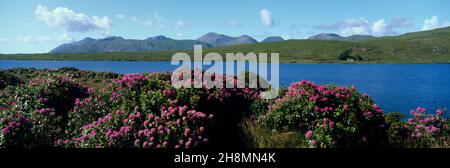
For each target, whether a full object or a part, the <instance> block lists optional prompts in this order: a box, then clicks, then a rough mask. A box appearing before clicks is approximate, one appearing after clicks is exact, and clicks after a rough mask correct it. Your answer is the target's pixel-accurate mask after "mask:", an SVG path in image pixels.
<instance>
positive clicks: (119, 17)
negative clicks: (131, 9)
mask: <svg viewBox="0 0 450 168" xmlns="http://www.w3.org/2000/svg"><path fill="white" fill-rule="evenodd" d="M116 18H117V19H126V18H127V16H125V15H123V14H117V15H116Z"/></svg>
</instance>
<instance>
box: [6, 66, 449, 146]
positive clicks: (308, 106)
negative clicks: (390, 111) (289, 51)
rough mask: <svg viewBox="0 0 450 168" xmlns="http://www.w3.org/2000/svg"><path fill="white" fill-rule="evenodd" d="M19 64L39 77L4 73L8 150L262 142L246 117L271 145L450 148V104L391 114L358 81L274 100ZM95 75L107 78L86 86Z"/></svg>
mask: <svg viewBox="0 0 450 168" xmlns="http://www.w3.org/2000/svg"><path fill="white" fill-rule="evenodd" d="M20 71H24V72H27V73H28V72H30V71H32V73H33V75H32V76H33V77H32V78H30V79H28V80H22V78H20V77H17V76H15V75H13V74H10V73H7V72H6V71H1V73H0V75H1V76H0V131H1V132H0V147H2V148H30V147H67V148H109V147H112V148H195V147H219V148H226V147H248V146H256V147H258V146H257V145H248V142H245V140H244V139H245V137H249V136H248V135H249V134H252V133H251V132H248V131H245V130H244V128H243V126H242V125H246V124H243V123H244V122H247V121H251V122H250V124H252V125H251V127H252V128H257V129H254V130H258V131H259V132H258V133H261V134H265V135H263V136H255V135H252V136H251V137H263V138H265V140H264V142H268V141H276V140H277V139H280V138H281V139H283V138H282V137H283V135H284V133H287V132H289V131H291V132H292V131H293V132H296V133H293V134H289V133H288V134H285V135H289V136H287V137H288V138H284V139H283V141H284V142H295V143H298V144H299V145H294V146H298V147H319V148H330V147H434V146H448V140H449V128H448V124H449V120H447V118H446V116H445V114H444V112H445V110H438V111H437V112H436V113H435V114H427V112H426V110H425V109H423V108H417V109H416V110H413V111H412V112H411V118H410V119H408V120H401V119H400V118H399V117H397V118H396V119H392V117H391V116H390V115H386V114H385V113H384V111H383V110H382V109H381V107H380V106H378V105H377V104H375V102H374V101H373V100H372V99H371V98H370V97H369V96H368V95H367V94H361V93H359V92H358V91H357V90H356V89H355V88H354V87H351V86H350V87H346V86H334V85H319V84H315V83H313V82H310V81H300V82H296V83H293V84H292V85H291V86H290V87H288V88H286V89H282V91H281V93H282V94H280V96H279V97H278V98H277V99H273V100H264V99H261V98H260V95H259V93H260V91H261V89H257V88H253V89H251V88H248V87H247V88H228V89H224V88H215V87H210V86H206V84H205V83H203V84H202V85H203V87H202V88H178V89H176V88H174V87H172V85H171V74H170V73H150V74H125V75H118V74H113V73H100V72H95V73H94V72H89V71H87V72H84V71H83V72H82V71H78V70H76V69H71V68H66V69H62V70H61V69H60V70H48V69H47V70H27V69H23V70H20ZM13 72H17V71H16V70H13ZM194 73H199V72H194ZM89 74H95V75H89ZM97 77H101V80H100V81H102V82H101V83H97V84H94V85H89V84H92V82H89V81H93V80H97ZM108 77H111V78H108ZM222 77H223V80H224V81H225V82H228V83H237V81H236V79H237V78H236V77H229V76H227V77H224V76H219V75H212V78H222ZM241 84H242V83H241ZM244 85H246V86H248V85H249V84H248V83H244ZM247 126H248V125H247ZM261 130H264V131H261ZM273 137H277V138H273ZM289 138H292V139H295V140H290V139H289ZM271 143H272V142H271ZM273 143H276V142H273ZM269 144H270V143H269ZM259 147H261V146H259Z"/></svg>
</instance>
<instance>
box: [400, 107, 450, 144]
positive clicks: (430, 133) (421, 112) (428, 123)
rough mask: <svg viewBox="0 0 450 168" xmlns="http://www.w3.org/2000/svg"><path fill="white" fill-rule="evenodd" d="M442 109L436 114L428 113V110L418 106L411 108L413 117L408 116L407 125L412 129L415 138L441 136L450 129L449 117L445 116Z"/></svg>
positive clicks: (412, 135)
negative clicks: (449, 127) (449, 125)
mask: <svg viewBox="0 0 450 168" xmlns="http://www.w3.org/2000/svg"><path fill="white" fill-rule="evenodd" d="M443 114H444V111H443V110H442V109H438V110H436V114H434V115H433V114H427V110H426V109H425V108H422V107H417V108H416V109H415V110H411V116H412V118H408V121H407V123H406V125H405V127H406V128H409V130H410V131H411V137H413V138H441V137H443V135H442V134H443V133H444V132H445V130H447V129H448V125H447V119H445V118H444V117H443Z"/></svg>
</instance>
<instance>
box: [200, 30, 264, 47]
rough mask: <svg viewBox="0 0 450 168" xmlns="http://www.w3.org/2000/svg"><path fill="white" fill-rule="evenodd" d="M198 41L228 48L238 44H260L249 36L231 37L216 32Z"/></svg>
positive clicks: (207, 34)
mask: <svg viewBox="0 0 450 168" xmlns="http://www.w3.org/2000/svg"><path fill="white" fill-rule="evenodd" d="M197 41H201V42H205V43H209V44H211V45H213V46H216V47H220V46H228V45H236V44H253V43H258V41H256V40H255V39H254V38H253V37H250V36H249V35H241V36H239V37H231V36H227V35H224V34H218V33H214V32H209V33H206V34H205V35H203V36H201V37H199V38H198V39H197Z"/></svg>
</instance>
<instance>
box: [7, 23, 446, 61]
mask: <svg viewBox="0 0 450 168" xmlns="http://www.w3.org/2000/svg"><path fill="white" fill-rule="evenodd" d="M324 36H325V38H323V37H324ZM330 36H331V37H332V38H331V39H330V38H329V37H330ZM319 37H320V38H319ZM344 38H345V40H342V37H338V36H336V35H321V36H316V37H314V38H311V39H290V40H283V41H278V42H271V41H272V40H274V39H275V41H276V40H277V39H278V40H280V39H279V38H268V39H266V40H263V41H261V42H258V43H254V42H252V44H237V45H229V46H223V47H215V46H214V45H211V44H206V43H204V42H200V41H198V40H191V41H189V40H188V41H187V42H190V44H189V45H192V42H194V43H201V44H204V45H205V46H207V47H209V48H206V49H204V53H208V52H216V53H219V54H221V55H224V54H225V53H236V52H242V53H249V52H253V53H279V56H280V62H284V63H342V62H343V61H342V60H341V59H340V58H339V55H340V54H341V53H343V52H344V51H347V50H349V49H351V50H352V51H353V52H352V55H359V56H360V57H362V58H363V59H362V61H355V62H359V63H450V27H444V28H437V29H433V30H428V31H419V32H411V33H406V34H402V35H398V36H385V37H370V36H351V37H344ZM172 40H173V39H170V38H167V37H164V36H155V37H150V38H147V39H145V40H137V41H146V43H152V44H153V43H158V46H163V45H162V42H161V41H172ZM107 41H113V42H114V41H118V42H123V43H125V42H127V43H128V41H133V40H126V39H123V38H121V37H108V38H105V39H91V38H86V39H84V40H81V41H79V42H75V43H71V44H70V45H74V46H75V44H79V45H80V43H87V44H90V43H92V45H93V46H89V45H87V44H85V46H89V47H92V48H86V49H83V50H84V51H95V50H94V49H95V47H96V46H95V45H98V44H104V43H106V42H107ZM175 41H176V43H178V42H179V40H175ZM238 41H239V40H238ZM166 43H167V42H166ZM119 44H120V43H119ZM228 44H229V43H228ZM63 46H64V47H67V46H68V44H66V45H63ZM122 47H123V46H122ZM154 47H156V45H154ZM191 47H192V46H187V45H186V48H187V49H186V50H183V52H186V53H188V54H189V55H192V54H193V51H192V48H191ZM61 48H63V47H62V46H61ZM107 48H108V47H104V49H105V51H117V48H109V49H107ZM124 48H125V47H124ZM119 49H122V48H119ZM152 49H153V50H150V51H139V52H134V51H130V52H123V51H118V52H85V53H63V54H48V53H43V54H3V55H1V56H0V60H1V59H8V60H115V61H123V60H128V61H170V60H171V58H172V57H171V56H172V55H173V54H174V53H176V52H179V51H178V50H173V48H170V47H167V48H166V49H169V50H162V49H161V50H157V51H155V48H152ZM170 49H172V50H170Z"/></svg>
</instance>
